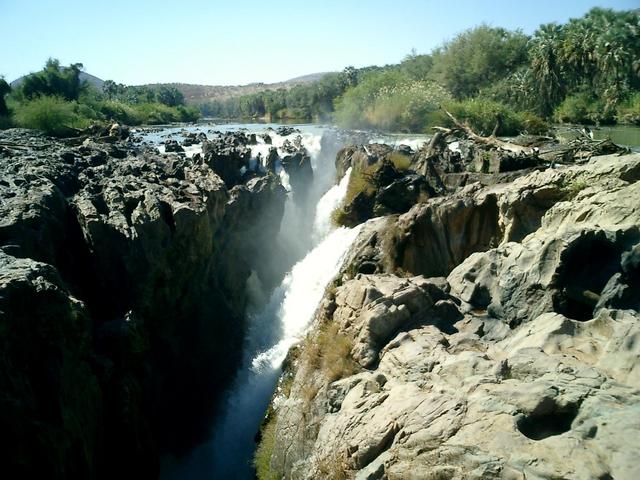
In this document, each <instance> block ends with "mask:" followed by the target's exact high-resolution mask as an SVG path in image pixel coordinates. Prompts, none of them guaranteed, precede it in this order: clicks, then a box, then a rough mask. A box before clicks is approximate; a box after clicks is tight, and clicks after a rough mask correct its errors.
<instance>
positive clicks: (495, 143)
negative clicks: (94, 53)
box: [438, 110, 536, 155]
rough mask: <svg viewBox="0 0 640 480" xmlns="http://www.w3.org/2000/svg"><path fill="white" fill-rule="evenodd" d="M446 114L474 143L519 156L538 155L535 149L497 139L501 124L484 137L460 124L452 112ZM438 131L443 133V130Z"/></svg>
mask: <svg viewBox="0 0 640 480" xmlns="http://www.w3.org/2000/svg"><path fill="white" fill-rule="evenodd" d="M444 113H446V114H447V116H448V117H449V118H450V119H451V121H452V122H453V124H454V125H455V126H456V128H457V129H458V130H461V131H463V132H464V133H466V135H467V136H468V137H469V138H470V139H471V140H473V141H474V142H477V143H481V144H483V145H489V146H491V147H496V148H499V149H500V150H506V151H507V152H511V153H516V154H518V155H534V154H535V153H536V152H535V150H534V149H533V148H530V147H523V146H521V145H516V144H514V143H509V142H505V141H503V140H500V139H499V138H497V137H496V133H497V132H498V127H499V126H500V123H499V122H497V123H496V126H495V128H494V129H493V133H492V134H491V135H490V136H488V137H483V136H481V135H478V134H477V133H476V132H474V131H473V130H472V129H471V127H469V125H467V124H466V123H461V122H459V121H458V119H457V118H456V117H454V116H453V115H452V114H451V113H450V112H448V111H446V110H445V111H444ZM438 130H440V131H442V129H438Z"/></svg>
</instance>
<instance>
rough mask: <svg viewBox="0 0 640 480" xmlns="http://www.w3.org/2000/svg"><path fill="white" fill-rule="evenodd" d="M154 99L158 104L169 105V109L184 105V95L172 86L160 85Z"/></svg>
mask: <svg viewBox="0 0 640 480" xmlns="http://www.w3.org/2000/svg"><path fill="white" fill-rule="evenodd" d="M156 99H157V100H158V102H160V103H164V104H165V105H169V106H170V107H177V106H178V105H184V95H183V94H182V92H181V91H180V90H178V89H177V88H176V87H174V86H172V85H162V86H161V87H159V88H158V89H157V91H156Z"/></svg>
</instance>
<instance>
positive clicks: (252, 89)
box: [11, 72, 330, 103]
mask: <svg viewBox="0 0 640 480" xmlns="http://www.w3.org/2000/svg"><path fill="white" fill-rule="evenodd" d="M328 73H330V72H319V73H311V74H309V75H303V76H301V77H295V78H291V79H289V80H285V81H284V82H276V83H249V84H247V85H195V84H191V83H153V84H148V85H147V86H150V87H157V86H162V85H169V86H173V87H176V88H177V89H178V90H180V92H182V94H183V95H184V98H185V100H186V101H187V102H188V103H204V102H207V101H211V100H224V99H225V98H230V97H237V96H240V95H248V94H251V93H257V92H262V91H264V90H278V89H279V88H285V89H287V90H288V89H290V88H292V87H294V86H296V85H302V84H305V83H311V82H315V81H317V80H320V79H321V78H322V77H324V76H325V75H327V74H328ZM25 77H26V75H23V76H22V77H20V78H18V79H16V80H14V81H13V82H11V88H15V87H17V86H19V85H20V84H21V83H22V82H23V80H24V78H25ZM80 80H81V81H86V82H88V83H89V84H90V85H93V86H94V87H96V88H98V89H100V90H101V89H102V86H103V85H104V80H101V79H100V78H98V77H96V76H94V75H91V74H89V73H87V72H80Z"/></svg>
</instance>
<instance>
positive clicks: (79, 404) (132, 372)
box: [0, 126, 308, 479]
mask: <svg viewBox="0 0 640 480" xmlns="http://www.w3.org/2000/svg"><path fill="white" fill-rule="evenodd" d="M205 139H206V135H204V138H203V137H201V138H199V139H197V142H198V143H202V142H204V145H203V153H202V154H201V155H200V154H198V155H194V156H192V157H188V156H185V155H184V154H181V153H179V152H178V153H160V152H159V151H158V150H157V149H156V148H154V147H152V146H148V145H144V144H143V143H141V142H140V139H139V138H134V137H133V136H130V135H129V132H128V130H127V129H126V128H122V127H119V126H114V127H113V128H112V129H111V130H110V131H103V132H95V133H94V134H93V135H90V136H88V137H86V138H81V139H71V140H65V141H62V140H55V139H52V138H49V137H45V136H43V135H41V134H38V133H36V132H33V131H27V130H17V129H14V130H7V131H3V132H2V138H1V139H0V158H1V159H0V169H1V171H2V179H1V180H0V199H1V203H0V351H1V352H2V355H1V358H2V363H1V365H0V446H1V447H0V448H1V450H2V452H3V456H2V458H3V459H4V460H3V471H4V473H6V474H8V477H7V478H17V477H25V476H26V477H29V478H37V477H45V476H46V477H47V478H61V479H62V478H66V479H68V478H83V479H86V478H113V477H118V478H157V477H158V475H159V457H160V455H162V454H165V453H172V454H184V453H185V452H187V451H189V450H190V449H191V448H192V447H193V446H194V445H196V444H197V443H199V442H201V441H203V440H204V439H205V438H206V437H207V436H208V435H209V430H210V424H211V421H212V420H211V419H212V415H213V412H214V411H215V406H216V404H217V403H218V402H219V400H220V395H221V393H222V392H223V391H224V389H225V388H226V386H227V385H228V384H229V382H230V380H231V378H232V377H233V373H234V372H235V370H236V369H237V368H238V364H239V362H240V359H241V348H240V347H241V344H242V341H243V338H244V335H245V330H246V318H245V309H246V305H247V289H246V287H245V286H246V283H247V279H248V278H249V276H250V275H251V272H255V273H256V274H257V276H258V278H260V279H261V280H262V281H264V283H266V284H269V283H272V282H273V281H274V280H273V276H274V275H277V274H276V273H274V264H273V263H271V262H270V261H269V259H270V258H275V257H277V253H278V247H277V245H276V244H277V242H276V235H277V233H278V230H279V227H280V222H281V219H282V217H283V214H284V207H285V201H286V198H287V193H286V190H285V189H284V188H283V187H282V184H281V181H280V178H279V177H278V176H277V175H274V174H272V173H269V172H265V171H263V170H259V169H255V168H254V169H253V170H251V171H248V172H247V171H246V170H247V169H246V168H245V169H244V171H243V172H244V173H243V175H242V176H234V177H230V178H225V175H224V174H223V173H221V174H220V175H219V174H217V173H216V171H215V170H214V168H216V167H217V162H219V161H220V159H221V158H224V159H225V160H227V161H229V162H231V161H235V162H245V163H246V162H248V160H249V157H248V156H247V155H246V147H245V145H246V144H247V143H248V141H249V140H248V139H247V138H246V137H244V136H242V135H235V136H234V135H226V136H225V135H221V134H220V135H212V136H210V140H209V142H207V141H206V140H205ZM292 149H293V150H295V151H296V153H297V154H298V155H299V157H300V159H303V157H304V148H303V147H302V146H298V147H297V148H296V147H292ZM168 150H171V149H168ZM174 150H178V149H174ZM307 158H308V157H307ZM301 163H302V162H299V163H298V164H297V165H300V164H301ZM246 166H247V167H248V166H249V165H248V164H247V165H246ZM256 252H260V255H258V256H256V255H255V253H256ZM256 257H258V260H256V261H253V259H255V258H256ZM260 259H262V261H259V260H260Z"/></svg>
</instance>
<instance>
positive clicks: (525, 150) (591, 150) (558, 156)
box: [433, 110, 629, 162]
mask: <svg viewBox="0 0 640 480" xmlns="http://www.w3.org/2000/svg"><path fill="white" fill-rule="evenodd" d="M444 112H445V114H446V115H447V116H448V117H449V118H450V119H451V121H452V122H453V124H454V125H455V128H444V127H433V130H435V131H436V134H435V135H438V134H440V135H442V134H444V135H448V134H451V133H454V132H455V131H461V132H463V133H464V134H465V135H466V136H467V137H468V138H469V139H471V140H473V141H474V142H476V143H479V144H481V145H487V146H489V147H494V148H497V149H499V150H503V151H506V152H510V153H515V154H516V155H521V156H527V157H529V156H537V157H539V158H540V159H541V160H545V161H548V162H557V161H575V160H583V161H586V160H588V159H589V158H591V157H593V156H596V155H609V154H616V153H617V154H622V153H627V152H628V151H629V149H627V148H624V147H621V146H619V145H616V144H615V143H613V142H612V141H611V140H610V139H605V140H594V139H593V138H591V136H590V135H589V134H587V132H584V131H580V132H579V135H578V137H577V138H576V139H575V140H573V141H571V142H568V143H566V144H555V145H549V146H547V147H546V148H537V147H525V146H522V145H516V144H515V143H510V142H505V141H504V140H500V139H499V138H497V137H496V133H497V131H498V128H499V126H500V124H499V122H498V123H496V126H495V128H494V129H493V132H492V134H491V135H490V136H488V137H484V136H482V135H478V134H477V133H476V132H474V131H473V129H472V128H471V127H469V125H467V124H466V123H462V122H460V121H458V119H457V118H456V117H454V116H453V115H452V114H451V113H450V112H448V111H446V110H444Z"/></svg>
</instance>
